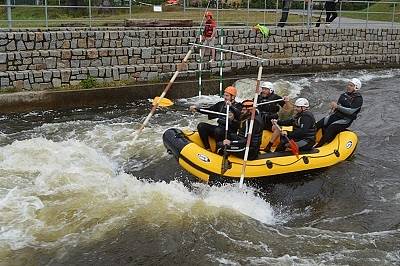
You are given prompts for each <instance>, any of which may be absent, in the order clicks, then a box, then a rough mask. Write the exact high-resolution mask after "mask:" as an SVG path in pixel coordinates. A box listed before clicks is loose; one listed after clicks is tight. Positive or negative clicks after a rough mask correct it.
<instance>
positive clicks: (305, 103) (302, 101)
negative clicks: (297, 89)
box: [294, 98, 310, 107]
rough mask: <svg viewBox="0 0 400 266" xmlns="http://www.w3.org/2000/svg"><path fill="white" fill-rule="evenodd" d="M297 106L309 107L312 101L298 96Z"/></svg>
mask: <svg viewBox="0 0 400 266" xmlns="http://www.w3.org/2000/svg"><path fill="white" fill-rule="evenodd" d="M294 105H295V106H299V107H300V106H301V107H309V106H310V103H309V102H308V100H307V99H306V98H298V99H297V100H296V102H295V103H294Z"/></svg>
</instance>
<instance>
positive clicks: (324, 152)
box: [163, 128, 358, 182]
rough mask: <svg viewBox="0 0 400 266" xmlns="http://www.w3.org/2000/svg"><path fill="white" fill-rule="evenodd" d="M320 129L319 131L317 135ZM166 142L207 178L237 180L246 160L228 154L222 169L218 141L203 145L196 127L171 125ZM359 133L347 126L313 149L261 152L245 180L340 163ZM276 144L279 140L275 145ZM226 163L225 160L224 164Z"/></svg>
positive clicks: (192, 170) (189, 168) (199, 175)
mask: <svg viewBox="0 0 400 266" xmlns="http://www.w3.org/2000/svg"><path fill="white" fill-rule="evenodd" d="M270 136H271V132H269V131H266V130H264V132H263V140H262V144H261V148H260V150H263V149H264V148H265V146H266V144H267V143H268V141H269V139H270ZM319 138H320V132H318V133H317V139H319ZM163 142H164V146H165V147H166V149H167V151H168V153H170V154H172V155H173V156H174V157H175V158H176V160H177V161H178V163H179V165H180V166H181V167H182V168H184V169H185V170H186V171H188V172H189V173H190V174H192V175H194V176H195V177H197V178H198V179H199V180H201V181H204V182H213V181H218V182H220V181H221V180H226V181H229V180H231V181H232V180H236V181H237V180H238V179H240V176H241V173H242V166H243V162H244V160H243V159H241V158H238V157H236V156H234V155H229V156H228V166H229V167H228V169H227V170H226V171H225V172H224V173H222V172H223V171H222V167H221V166H222V163H223V156H221V155H219V154H217V153H215V141H214V140H213V139H210V144H211V150H212V151H208V150H206V149H205V148H204V146H203V144H202V142H201V139H200V136H199V134H198V132H197V131H192V130H187V129H185V130H181V129H177V128H170V129H168V130H166V131H165V132H164V134H163ZM357 143H358V137H357V135H356V134H355V133H354V132H352V131H350V130H346V131H343V132H340V133H339V134H338V135H337V136H336V137H335V139H334V140H333V141H331V142H330V143H327V144H325V145H324V146H322V147H319V148H314V149H313V150H311V151H307V152H300V154H299V155H294V154H292V152H291V151H284V152H270V153H265V152H263V151H261V152H260V154H259V156H258V158H257V159H256V160H252V161H247V162H246V168H245V174H244V178H245V181H258V180H260V179H261V180H265V179H268V178H271V177H274V176H279V175H284V174H290V173H296V172H304V171H310V170H316V169H321V168H326V167H330V166H333V165H335V164H338V163H340V162H342V161H344V160H346V159H348V158H349V157H351V156H352V154H353V153H354V152H355V150H356V147H357ZM274 146H276V144H275V145H274ZM225 165H226V164H225Z"/></svg>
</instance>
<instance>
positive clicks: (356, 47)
mask: <svg viewBox="0 0 400 266" xmlns="http://www.w3.org/2000/svg"><path fill="white" fill-rule="evenodd" d="M197 31H198V30H197V29H195V28H188V29H178V28H168V29H167V28H151V29H143V28H115V29H101V28H97V29H69V30H65V29H51V30H49V31H44V32H43V31H38V30H36V31H35V30H29V31H2V32H0V86H1V89H9V88H16V89H18V90H40V89H50V88H57V87H60V86H63V85H78V84H79V83H80V81H82V80H85V79H87V78H88V77H89V76H91V77H93V78H95V79H96V80H97V81H98V82H99V83H101V82H114V81H132V82H134V81H148V80H160V79H167V78H169V77H171V76H172V74H173V73H174V72H175V71H176V65H177V64H178V63H180V62H181V61H182V59H183V58H184V56H185V55H186V53H187V52H188V50H189V47H190V44H189V43H191V42H195V41H196V37H195V36H196V32H197ZM271 33H272V35H271V37H270V38H269V39H268V41H267V42H265V43H264V44H263V40H262V39H261V38H260V36H259V35H257V34H256V33H255V32H254V31H251V30H250V29H237V28H228V29H225V30H224V33H223V34H224V36H225V38H224V46H223V48H226V49H231V50H235V51H239V52H242V53H247V54H252V55H256V56H259V57H262V58H264V59H265V61H264V62H263V63H262V64H263V65H265V66H269V67H275V68H286V69H287V68H293V67H296V68H299V67H302V66H304V67H309V66H324V67H325V68H338V67H352V66H361V67H362V66H370V65H379V64H391V65H396V64H400V29H319V28H318V29H310V30H307V29H294V28H293V29H291V28H284V29H272V30H271ZM218 34H219V35H221V31H219V33H218ZM217 45H219V44H217ZM199 59H200V57H199V55H198V53H194V54H193V55H192V56H191V58H190V59H189V64H188V65H187V68H186V70H187V71H186V72H184V73H182V74H181V75H180V77H181V76H184V77H187V76H195V75H196V71H197V70H198V64H197V63H196V61H199ZM259 64H261V61H255V60H254V59H248V58H243V57H241V56H239V55H235V54H229V53H224V62H223V70H224V72H231V71H252V69H255V68H256V67H257V66H258V65H259ZM219 66H220V62H213V63H208V62H207V63H203V67H202V69H203V71H205V72H207V73H217V72H218V71H219Z"/></svg>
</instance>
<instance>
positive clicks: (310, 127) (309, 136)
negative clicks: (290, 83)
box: [265, 98, 316, 152]
mask: <svg viewBox="0 0 400 266" xmlns="http://www.w3.org/2000/svg"><path fill="white" fill-rule="evenodd" d="M294 106H295V111H296V114H295V115H294V117H292V118H290V119H286V120H273V121H272V122H273V123H277V124H278V125H279V126H293V131H290V132H286V131H282V132H280V131H279V130H278V128H276V127H275V126H273V128H272V136H271V140H270V141H269V143H268V145H267V147H266V148H265V151H266V152H270V149H271V147H272V144H273V143H274V141H275V140H276V139H277V138H278V137H279V135H281V134H282V135H286V136H287V138H288V139H293V140H294V141H295V142H296V144H297V146H298V147H299V150H300V151H307V150H311V149H312V148H313V146H314V144H315V132H316V131H315V118H314V115H313V114H312V113H311V112H310V110H309V108H310V104H309V102H308V100H307V99H305V98H298V99H297V100H296V102H295V103H294ZM287 138H286V137H285V136H281V139H280V143H279V145H278V147H276V149H275V151H284V150H285V149H286V148H288V145H289V143H288V140H287Z"/></svg>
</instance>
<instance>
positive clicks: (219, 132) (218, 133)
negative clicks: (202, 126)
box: [213, 126, 225, 142]
mask: <svg viewBox="0 0 400 266" xmlns="http://www.w3.org/2000/svg"><path fill="white" fill-rule="evenodd" d="M213 135H214V137H215V141H216V142H220V141H223V140H224V139H225V128H223V127H221V126H217V127H216V128H215V130H214V134H213Z"/></svg>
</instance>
